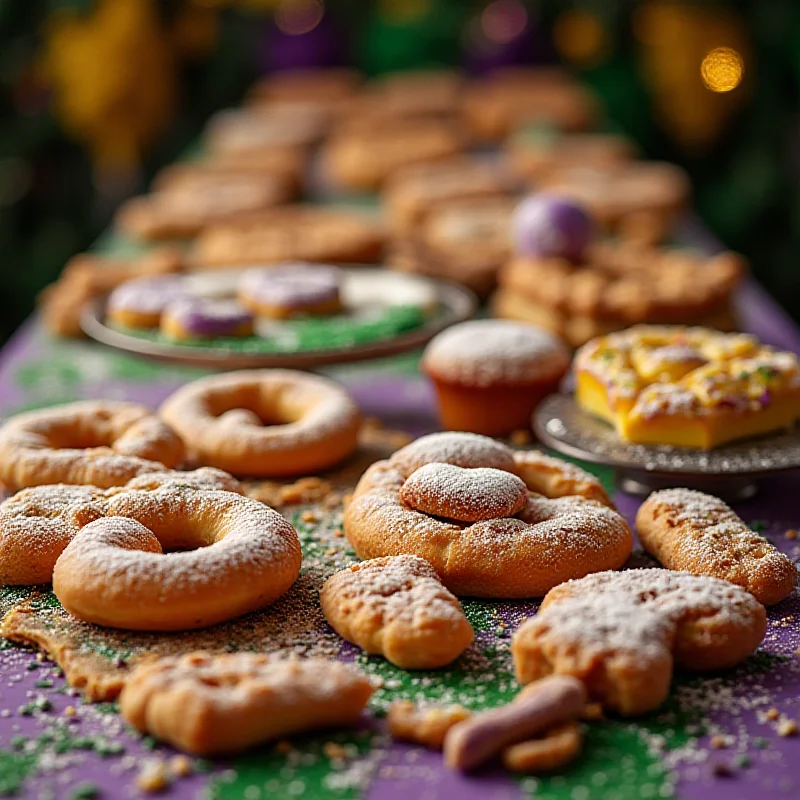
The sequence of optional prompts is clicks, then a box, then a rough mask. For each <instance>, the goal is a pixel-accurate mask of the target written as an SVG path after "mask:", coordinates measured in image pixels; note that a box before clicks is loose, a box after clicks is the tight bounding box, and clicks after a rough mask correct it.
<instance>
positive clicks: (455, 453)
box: [391, 432, 515, 477]
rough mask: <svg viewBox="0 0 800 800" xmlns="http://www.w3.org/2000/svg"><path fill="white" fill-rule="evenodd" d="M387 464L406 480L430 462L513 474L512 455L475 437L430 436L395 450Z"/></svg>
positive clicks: (422, 437) (491, 440)
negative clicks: (399, 472) (394, 467)
mask: <svg viewBox="0 0 800 800" xmlns="http://www.w3.org/2000/svg"><path fill="white" fill-rule="evenodd" d="M391 462H392V463H393V464H394V465H396V466H397V467H398V468H399V469H400V470H401V471H402V472H403V474H404V477H408V476H409V475H410V474H411V473H412V472H414V471H415V470H417V469H419V468H420V467H422V466H424V465H425V464H430V463H433V462H439V463H442V464H454V465H456V466H458V467H467V468H470V467H472V468H474V467H490V468H492V469H501V470H505V471H506V472H514V471H515V466H514V452H513V451H512V450H511V448H509V447H506V446H505V445H504V444H502V443H501V442H498V441H496V440H494V439H490V438H489V437H488V436H480V435H479V434H477V433H457V432H453V433H450V432H445V433H431V434H429V435H428V436H421V437H420V438H419V439H416V440H415V441H413V442H411V444H409V445H406V446H405V447H404V448H403V449H402V450H398V451H397V453H395V454H394V455H393V456H392V458H391Z"/></svg>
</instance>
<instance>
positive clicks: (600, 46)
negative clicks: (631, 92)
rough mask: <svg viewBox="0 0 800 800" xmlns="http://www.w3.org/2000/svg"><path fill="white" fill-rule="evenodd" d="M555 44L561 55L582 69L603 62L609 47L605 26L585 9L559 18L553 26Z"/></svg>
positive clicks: (566, 12) (576, 10)
mask: <svg viewBox="0 0 800 800" xmlns="http://www.w3.org/2000/svg"><path fill="white" fill-rule="evenodd" d="M553 42H554V44H555V46H556V50H558V53H559V55H561V56H562V57H563V58H565V59H566V60H567V61H570V62H572V63H573V64H577V65H578V66H581V67H588V66H592V65H594V64H597V63H599V62H600V61H602V60H603V58H604V56H605V55H606V54H607V53H608V46H609V42H608V36H607V34H606V30H605V28H604V27H603V24H602V23H601V22H600V20H599V19H598V18H597V17H596V16H595V15H594V14H593V13H592V12H590V11H586V10H584V9H573V10H572V11H565V12H564V13H563V14H561V15H560V16H559V17H558V19H557V20H556V22H555V25H554V26H553Z"/></svg>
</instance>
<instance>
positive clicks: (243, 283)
mask: <svg viewBox="0 0 800 800" xmlns="http://www.w3.org/2000/svg"><path fill="white" fill-rule="evenodd" d="M341 284H342V271H341V270H340V269H338V268H337V267H331V266H328V265H326V264H305V263H299V264H281V265H279V266H275V267H257V268H255V269H250V270H248V271H247V272H245V274H244V275H243V276H242V277H241V279H240V281H239V286H238V296H239V300H240V302H241V303H242V305H244V306H245V307H247V308H249V309H250V310H251V311H252V312H253V313H255V314H258V315H260V316H264V317H271V318H272V319H288V318H289V317H293V316H297V315H300V314H313V315H323V314H335V313H336V312H337V311H340V310H341V308H342V300H341V296H340V291H341Z"/></svg>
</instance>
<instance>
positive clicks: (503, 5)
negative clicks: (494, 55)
mask: <svg viewBox="0 0 800 800" xmlns="http://www.w3.org/2000/svg"><path fill="white" fill-rule="evenodd" d="M527 25H528V12H527V11H526V10H525V6H523V5H522V3H520V2H519V0H494V2H493V3H489V5H488V6H486V8H485V9H484V10H483V13H482V14H481V29H482V30H483V35H484V36H485V37H486V38H487V39H488V40H489V41H490V42H494V43H495V44H507V43H508V42H511V41H513V40H514V39H516V38H517V36H519V35H520V34H521V33H522V32H523V31H524V30H525V28H526V26H527Z"/></svg>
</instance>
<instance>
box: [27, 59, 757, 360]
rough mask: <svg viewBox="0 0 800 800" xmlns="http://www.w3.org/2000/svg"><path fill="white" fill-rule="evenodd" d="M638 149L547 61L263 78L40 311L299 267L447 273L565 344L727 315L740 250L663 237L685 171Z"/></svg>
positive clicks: (722, 320)
mask: <svg viewBox="0 0 800 800" xmlns="http://www.w3.org/2000/svg"><path fill="white" fill-rule="evenodd" d="M639 156H640V153H639V152H638V150H637V148H636V146H635V145H634V144H633V143H632V142H631V141H630V140H629V139H627V138H626V137H625V136H623V135H621V134H620V133H618V132H609V131H608V130H607V125H606V123H605V121H604V120H603V115H602V109H601V107H600V105H599V103H598V102H597V100H596V99H595V98H594V96H593V95H592V94H591V93H590V92H589V90H587V89H586V88H585V87H584V86H583V85H582V84H580V83H579V82H578V81H577V80H576V79H574V78H573V77H571V76H570V75H569V74H568V73H567V72H565V71H563V70H560V69H557V68H552V67H546V68H545V67H536V68H534V67H525V68H521V67H520V68H513V69H511V68H504V69H499V70H496V71H495V72H492V73H489V74H488V75H487V76H484V77H481V78H467V77H466V76H464V75H462V74H460V73H458V72H455V71H449V70H427V71H410V72H403V73H392V74H388V75H384V76H380V77H377V78H372V79H370V80H365V79H364V78H363V77H362V76H361V75H359V74H358V73H357V72H355V71H353V70H349V69H329V70H305V71H294V72H282V73H276V74H273V75H269V76H267V77H265V78H263V79H261V80H260V81H258V82H257V83H256V84H255V85H254V86H252V87H251V88H250V90H249V91H248V92H247V93H246V95H245V98H244V101H243V104H242V105H241V106H240V107H239V108H231V109H225V110H221V111H219V112H217V113H216V114H214V115H213V116H212V117H211V118H210V119H209V121H208V123H207V125H206V128H205V131H204V132H203V134H202V137H201V141H200V143H199V145H198V147H197V148H195V149H194V151H193V155H192V156H191V158H189V159H188V160H185V161H181V162H179V163H176V164H171V165H168V166H166V167H164V168H163V169H162V170H161V171H160V172H159V173H158V174H157V175H156V177H155V179H154V180H153V182H152V186H151V187H150V191H149V192H147V193H146V194H142V195H140V196H138V197H133V198H131V199H129V200H128V201H126V202H125V203H123V205H122V206H121V207H120V208H119V210H118V212H117V215H116V219H115V228H116V231H117V233H118V234H119V235H121V237H122V239H123V240H124V241H131V240H132V241H133V242H135V243H136V245H137V248H138V250H137V251H136V252H143V253H144V255H141V256H139V257H137V258H131V259H126V260H125V262H124V264H123V263H120V262H119V260H118V259H113V260H112V259H106V258H103V257H101V256H79V257H78V259H77V260H76V261H75V262H73V263H71V264H70V266H69V267H68V269H66V270H65V271H64V274H63V277H62V279H61V280H60V281H59V282H58V284H56V285H55V286H53V287H50V288H49V289H48V290H47V291H46V292H45V293H44V294H43V296H42V308H43V312H44V318H45V321H46V322H47V323H48V325H49V327H50V328H51V329H52V330H53V331H55V332H56V333H58V334H61V335H79V334H80V325H79V321H78V317H79V311H80V307H81V305H82V304H83V302H84V301H86V300H88V299H92V298H94V297H96V296H98V295H101V294H107V293H108V292H110V291H111V290H113V289H114V288H115V287H116V286H117V285H118V284H119V283H121V282H123V280H126V279H128V278H131V277H137V276H143V277H150V276H152V275H154V274H159V273H160V272H174V271H179V270H189V271H208V270H218V269H220V268H229V267H230V268H243V267H254V266H256V267H264V266H269V265H281V264H283V265H287V264H292V263H308V262H311V263H323V264H337V263H338V264H347V263H349V264H354V263H371V264H385V265H386V266H387V267H389V268H391V269H395V270H399V271H402V272H408V273H414V274H418V275H425V276H430V277H434V278H441V279H445V280H449V281H454V282H457V283H460V284H462V285H465V286H467V287H469V288H470V289H471V290H473V291H474V292H475V293H476V294H477V295H478V296H479V297H481V298H489V297H490V296H492V295H493V297H492V299H491V302H490V308H491V309H492V312H493V313H494V315H496V316H499V317H505V318H508V319H514V320H519V321H523V322H528V323H532V324H535V325H538V326H540V327H543V328H545V329H547V330H548V331H550V332H551V333H554V334H556V335H558V336H559V337H561V338H563V339H564V340H565V341H566V342H567V343H568V344H570V345H572V346H579V345H581V344H582V343H584V342H585V341H587V340H588V339H590V338H592V337H593V336H597V335H601V334H606V333H609V332H611V331H615V330H619V329H621V328H625V327H627V326H628V325H631V324H636V323H680V324H702V325H709V326H712V327H716V328H722V329H731V328H733V327H734V322H733V318H732V312H731V296H732V293H733V290H734V289H735V287H736V285H737V283H738V281H739V280H740V278H741V275H742V273H743V266H742V264H741V261H740V259H739V258H738V257H736V256H734V255H733V254H723V255H721V256H718V257H716V258H706V257H703V256H700V255H698V254H696V253H692V252H687V251H683V250H680V249H675V248H674V247H671V246H666V245H665V242H667V241H668V240H669V238H670V237H671V235H672V233H673V232H674V228H675V223H676V220H677V219H678V217H679V216H680V214H681V213H682V211H683V210H684V209H685V208H686V207H687V205H688V203H689V199H690V190H689V181H688V177H687V176H686V174H685V173H684V172H683V170H682V169H681V168H680V167H677V166H675V165H672V164H666V163H657V162H650V161H644V160H642V159H640V158H639ZM526 198H527V199H526ZM568 206H570V207H573V210H572V211H570V210H569V208H568ZM537 208H539V210H538V211H537ZM542 209H544V210H543V211H542ZM548 209H549V210H548ZM559 209H560V210H559ZM575 209H577V210H575ZM537 215H538V216H537ZM578 218H581V219H583V220H584V221H583V222H580V221H578V222H576V221H575V220H576V219H578ZM553 242H555V245H554V244H553ZM155 245H158V248H157V249H153V247H154V246H155ZM165 245H167V246H168V247H169V250H168V251H165V249H164V246H165ZM90 262H91V263H93V264H96V265H97V266H99V267H102V278H99V277H96V276H95V275H94V273H95V272H96V271H97V270H94V269H93V268H90V267H89V266H87V265H88V264H89V263H90ZM106 262H107V263H106ZM107 267H110V269H108V268H107ZM237 330H239V328H237Z"/></svg>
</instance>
